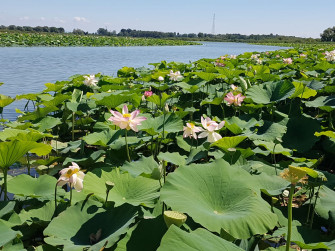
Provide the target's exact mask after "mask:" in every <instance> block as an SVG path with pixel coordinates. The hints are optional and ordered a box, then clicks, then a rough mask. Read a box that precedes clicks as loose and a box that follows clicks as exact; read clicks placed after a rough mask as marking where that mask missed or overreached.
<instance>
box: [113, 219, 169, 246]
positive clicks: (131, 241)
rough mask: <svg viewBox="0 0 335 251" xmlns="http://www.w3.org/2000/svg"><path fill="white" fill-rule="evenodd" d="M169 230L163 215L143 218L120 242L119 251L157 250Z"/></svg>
mask: <svg viewBox="0 0 335 251" xmlns="http://www.w3.org/2000/svg"><path fill="white" fill-rule="evenodd" d="M166 230H167V227H166V224H165V222H164V219H163V217H162V215H160V216H158V217H157V218H154V219H144V220H141V221H140V222H139V223H138V224H137V225H135V226H134V227H133V228H132V229H129V230H128V232H127V235H126V236H125V237H124V238H123V239H122V240H121V241H119V242H118V244H117V248H116V250H117V251H121V250H124V251H126V250H127V251H137V250H146V251H150V250H157V248H158V247H159V245H160V242H161V239H162V237H163V236H164V234H165V232H166Z"/></svg>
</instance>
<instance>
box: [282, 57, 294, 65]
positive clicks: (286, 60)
mask: <svg viewBox="0 0 335 251" xmlns="http://www.w3.org/2000/svg"><path fill="white" fill-rule="evenodd" d="M292 62H293V61H292V58H283V63H284V64H292Z"/></svg>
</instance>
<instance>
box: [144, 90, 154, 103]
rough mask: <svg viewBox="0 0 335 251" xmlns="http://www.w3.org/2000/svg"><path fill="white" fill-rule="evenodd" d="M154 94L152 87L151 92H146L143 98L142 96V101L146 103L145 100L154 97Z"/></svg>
mask: <svg viewBox="0 0 335 251" xmlns="http://www.w3.org/2000/svg"><path fill="white" fill-rule="evenodd" d="M152 94H153V92H152V91H151V87H150V89H149V91H145V92H144V94H143V96H142V101H145V98H147V97H150V96H152Z"/></svg>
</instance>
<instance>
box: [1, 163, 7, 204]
mask: <svg viewBox="0 0 335 251" xmlns="http://www.w3.org/2000/svg"><path fill="white" fill-rule="evenodd" d="M2 170H3V191H4V195H3V200H4V201H7V171H8V170H7V168H6V167H5V168H4V169H2Z"/></svg>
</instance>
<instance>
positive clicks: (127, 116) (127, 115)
mask: <svg viewBox="0 0 335 251" xmlns="http://www.w3.org/2000/svg"><path fill="white" fill-rule="evenodd" d="M123 117H124V118H130V117H131V115H130V114H129V113H125V114H123Z"/></svg>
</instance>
